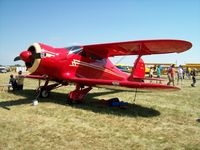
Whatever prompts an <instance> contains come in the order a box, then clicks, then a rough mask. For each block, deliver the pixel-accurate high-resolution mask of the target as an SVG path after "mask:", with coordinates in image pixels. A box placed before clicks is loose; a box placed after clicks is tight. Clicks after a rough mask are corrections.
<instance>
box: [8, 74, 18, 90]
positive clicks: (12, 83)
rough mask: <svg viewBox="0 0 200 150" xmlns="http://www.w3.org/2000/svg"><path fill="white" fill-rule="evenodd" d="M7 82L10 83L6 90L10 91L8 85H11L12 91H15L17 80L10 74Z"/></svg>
mask: <svg viewBox="0 0 200 150" xmlns="http://www.w3.org/2000/svg"><path fill="white" fill-rule="evenodd" d="M9 84H10V85H9V86H8V91H10V87H12V89H13V91H15V90H16V89H17V82H16V79H15V78H14V77H13V75H12V74H11V75H10V80H9Z"/></svg>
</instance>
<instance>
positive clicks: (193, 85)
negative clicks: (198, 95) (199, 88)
mask: <svg viewBox="0 0 200 150" xmlns="http://www.w3.org/2000/svg"><path fill="white" fill-rule="evenodd" d="M191 76H192V84H191V86H192V87H195V86H196V71H195V69H193V70H192V71H191Z"/></svg>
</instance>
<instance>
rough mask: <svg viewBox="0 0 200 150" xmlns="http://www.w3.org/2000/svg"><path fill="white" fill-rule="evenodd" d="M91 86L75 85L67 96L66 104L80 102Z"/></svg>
mask: <svg viewBox="0 0 200 150" xmlns="http://www.w3.org/2000/svg"><path fill="white" fill-rule="evenodd" d="M91 89H92V88H91V87H87V88H84V86H81V85H79V84H77V85H76V89H75V90H74V91H71V92H70V93H69V95H68V98H67V103H68V104H73V102H77V103H82V102H83V101H84V98H85V96H86V95H87V93H88V92H89V91H90V90H91Z"/></svg>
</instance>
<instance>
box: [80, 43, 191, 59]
mask: <svg viewBox="0 0 200 150" xmlns="http://www.w3.org/2000/svg"><path fill="white" fill-rule="evenodd" d="M191 47H192V44H191V43H190V42H188V41H182V40H144V41H129V42H118V43H106V44H94V45H85V46H83V49H84V50H85V51H87V52H89V53H93V54H96V55H98V56H102V57H111V56H120V55H150V54H165V53H175V52H176V53H181V52H184V51H186V50H188V49H190V48H191Z"/></svg>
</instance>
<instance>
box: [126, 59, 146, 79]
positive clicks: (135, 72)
mask: <svg viewBox="0 0 200 150" xmlns="http://www.w3.org/2000/svg"><path fill="white" fill-rule="evenodd" d="M144 77H145V64H144V61H143V59H142V58H141V56H138V58H137V59H136V60H135V63H134V66H133V68H132V72H131V75H130V76H129V78H128V80H130V81H133V80H136V79H144Z"/></svg>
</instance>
